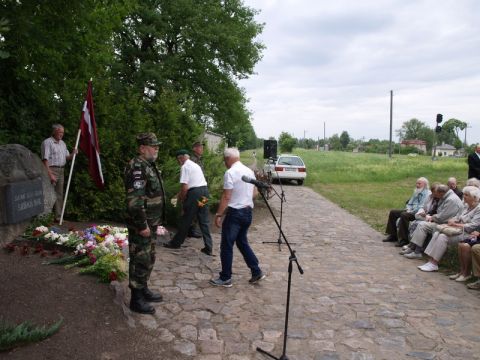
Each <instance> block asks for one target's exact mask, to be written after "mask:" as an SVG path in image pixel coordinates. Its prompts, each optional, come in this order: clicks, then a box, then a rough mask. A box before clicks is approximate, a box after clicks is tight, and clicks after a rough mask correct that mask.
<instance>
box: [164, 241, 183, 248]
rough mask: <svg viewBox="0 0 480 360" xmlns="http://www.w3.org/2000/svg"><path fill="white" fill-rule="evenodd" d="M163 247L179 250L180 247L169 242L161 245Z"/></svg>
mask: <svg viewBox="0 0 480 360" xmlns="http://www.w3.org/2000/svg"><path fill="white" fill-rule="evenodd" d="M163 247H166V248H168V249H180V245H174V244H172V243H171V242H168V243H165V244H163Z"/></svg>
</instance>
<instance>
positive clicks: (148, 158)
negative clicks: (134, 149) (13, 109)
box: [124, 133, 165, 314]
mask: <svg viewBox="0 0 480 360" xmlns="http://www.w3.org/2000/svg"><path fill="white" fill-rule="evenodd" d="M137 143H138V155H137V156H136V157H135V158H133V159H132V160H130V162H129V163H128V164H127V167H126V168H125V178H124V182H125V191H126V200H127V212H128V218H127V226H128V242H129V244H128V246H129V254H130V261H129V269H128V274H129V287H130V289H131V291H132V297H131V300H130V309H131V310H132V311H135V312H138V313H141V314H154V313H155V308H154V307H153V306H152V305H150V304H149V303H150V302H160V301H162V295H160V294H156V293H153V292H152V291H150V290H149V288H148V286H147V282H148V280H149V278H150V274H151V272H152V269H153V265H154V263H155V243H154V241H153V239H154V237H155V235H154V234H155V233H156V230H157V227H158V226H159V225H161V224H162V222H163V219H164V211H165V191H164V188H163V182H162V178H161V176H160V173H159V171H158V170H157V167H156V166H155V161H156V160H157V157H158V146H159V145H160V142H159V141H158V140H157V137H156V135H155V134H154V133H142V134H139V135H138V136H137Z"/></svg>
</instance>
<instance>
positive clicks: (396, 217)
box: [383, 177, 430, 246]
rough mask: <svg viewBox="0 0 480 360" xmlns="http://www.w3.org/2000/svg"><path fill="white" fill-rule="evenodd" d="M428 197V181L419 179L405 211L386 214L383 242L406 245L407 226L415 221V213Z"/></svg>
mask: <svg viewBox="0 0 480 360" xmlns="http://www.w3.org/2000/svg"><path fill="white" fill-rule="evenodd" d="M429 195H430V189H429V184H428V180H427V179H426V178H424V177H421V178H419V179H418V180H417V182H416V184H415V189H414V190H413V194H412V196H411V197H410V199H409V200H408V201H407V204H406V206H405V209H401V210H397V209H393V210H390V213H389V214H388V222H387V229H386V230H385V233H386V234H388V236H387V237H386V238H385V239H384V240H383V242H397V244H396V246H403V245H407V244H408V225H409V223H410V221H413V220H415V213H416V212H417V211H418V210H420V209H421V208H422V207H423V204H424V202H425V200H427V198H428V196H429Z"/></svg>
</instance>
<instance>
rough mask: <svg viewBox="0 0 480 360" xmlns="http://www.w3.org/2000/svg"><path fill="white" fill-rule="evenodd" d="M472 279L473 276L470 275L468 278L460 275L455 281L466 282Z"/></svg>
mask: <svg viewBox="0 0 480 360" xmlns="http://www.w3.org/2000/svg"><path fill="white" fill-rule="evenodd" d="M471 278H472V275H468V276H463V275H460V276H459V277H458V278H456V279H455V281H458V282H465V281H468V280H470V279H471Z"/></svg>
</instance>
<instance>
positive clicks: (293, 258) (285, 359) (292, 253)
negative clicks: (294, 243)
mask: <svg viewBox="0 0 480 360" xmlns="http://www.w3.org/2000/svg"><path fill="white" fill-rule="evenodd" d="M259 192H260V191H259ZM260 194H261V195H262V198H263V200H264V201H265V204H266V205H267V208H268V210H269V211H270V215H272V218H273V220H274V221H275V224H276V225H277V227H278V230H279V231H280V235H281V236H282V237H283V240H284V241H285V244H287V247H288V250H289V251H290V256H289V257H288V286H287V304H286V309H285V330H284V333H283V350H282V355H281V356H280V357H275V356H274V355H272V354H270V353H269V352H267V351H265V350H263V349H261V348H260V347H257V351H258V352H259V353H261V354H264V355H266V356H269V357H271V358H272V359H275V360H288V357H287V355H286V353H287V337H288V314H289V311H290V291H291V288H292V268H293V266H292V263H293V262H295V263H296V264H297V268H298V272H299V273H300V274H302V275H303V269H302V267H301V266H300V264H299V263H298V259H297V256H296V255H295V250H292V248H291V246H290V243H289V242H288V240H287V238H286V237H285V234H284V233H283V231H282V227H281V226H280V224H279V223H278V220H277V218H276V217H275V215H274V214H273V211H272V208H271V207H270V205H269V203H268V201H267V199H266V198H265V195H264V194H263V193H262V192H260Z"/></svg>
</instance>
